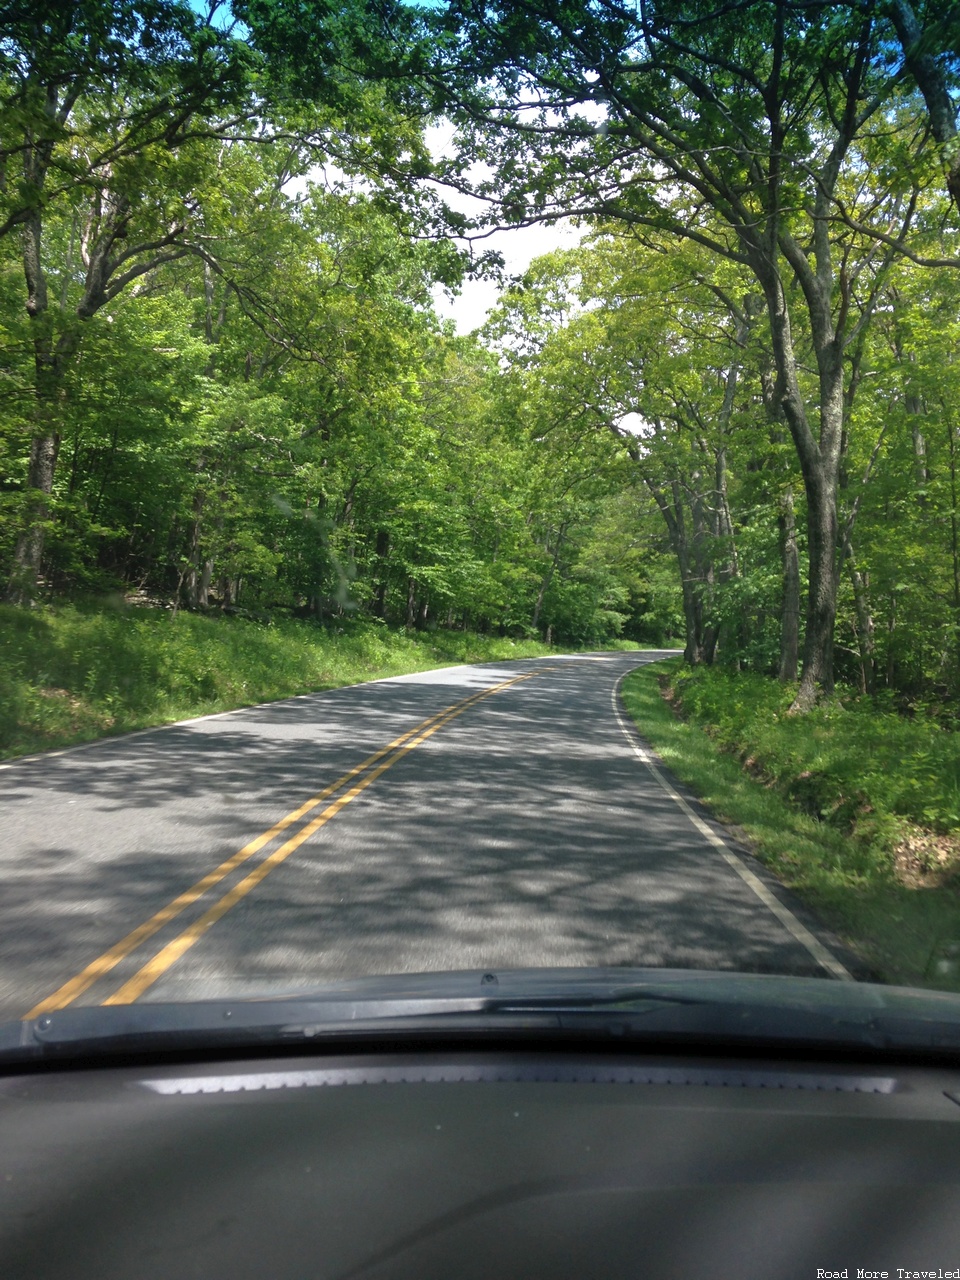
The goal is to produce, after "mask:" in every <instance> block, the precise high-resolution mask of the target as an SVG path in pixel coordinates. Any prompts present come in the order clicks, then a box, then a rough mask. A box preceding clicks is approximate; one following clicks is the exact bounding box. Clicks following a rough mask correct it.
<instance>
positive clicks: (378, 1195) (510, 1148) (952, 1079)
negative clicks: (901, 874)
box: [0, 1049, 960, 1280]
mask: <svg viewBox="0 0 960 1280" xmlns="http://www.w3.org/2000/svg"><path fill="white" fill-rule="evenodd" d="M884 1275H886V1276H887V1277H891V1278H894V1280H906V1278H907V1277H912V1276H914V1275H917V1276H920V1275H923V1276H929V1277H932V1278H935V1280H948V1277H950V1276H958V1277H960V1071H958V1070H954V1069H951V1068H948V1067H943V1068H941V1067H935V1066H917V1065H906V1066H902V1067H901V1066H893V1067H892V1066H891V1065H890V1064H889V1063H887V1064H884V1065H883V1066H882V1067H881V1068H877V1069H874V1067H873V1066H871V1065H870V1064H867V1065H864V1063H863V1061H858V1062H852V1063H851V1062H827V1061H819V1060H818V1061H804V1060H796V1061H785V1060H767V1061H765V1060H762V1059H755V1058H746V1057H741V1058H729V1059H720V1058H693V1057H682V1056H670V1055H663V1054H656V1055H647V1056H644V1055H643V1054H631V1053H617V1054H610V1053H598V1054H590V1053H583V1052H544V1053H536V1052H507V1051H491V1052H478V1051H476V1050H473V1049H471V1050H469V1051H464V1052H454V1051H451V1052H448V1053H443V1052H438V1051H436V1050H432V1051H430V1052H429V1053H415V1052H414V1053H412V1052H405V1053H390V1052H377V1053H361V1054H355V1055H353V1056H350V1055H346V1054H341V1055H337V1056H330V1055H328V1054H317V1055H315V1056H295V1057H278V1058H273V1059H271V1058H257V1059H232V1058H227V1057H224V1058H223V1060H220V1061H213V1060H203V1061H199V1062H198V1061H178V1062H174V1063H170V1062H169V1061H166V1062H162V1063H161V1062H154V1063H151V1062H150V1061H146V1060H145V1061H141V1062H139V1063H125V1064H119V1065H113V1066H108V1067H98V1068H96V1069H91V1068H85V1069H69V1068H59V1067H53V1068H51V1067H49V1066H45V1067H44V1068H42V1069H35V1070H31V1071H25V1070H19V1071H17V1070H12V1071H10V1072H9V1073H8V1074H6V1075H4V1076H2V1077H0V1276H2V1277H3V1280H88V1278H89V1280H94V1278H96V1280H104V1278H105V1277H123V1278H124V1280H126V1278H128V1277H129V1278H130V1280H181V1278H183V1280H187V1278H189V1277H204V1278H205V1280H206V1278H209V1280H221V1278H222V1280H246V1278H248V1277H249V1278H251V1280H252V1278H254V1277H256V1278H257V1280H293V1278H294V1277H296V1278H297V1280H308V1278H309V1280H321V1278H326V1277H330V1278H333V1277H337V1278H339V1280H347V1278H348V1277H351V1278H352V1277H357V1278H359V1277H364V1278H369V1280H374V1278H377V1280H380V1278H384V1280H385V1278H386V1277H398V1278H399V1277H404V1278H406V1277H409V1278H410V1280H413V1278H414V1277H415V1278H416V1280H453V1278H454V1277H458V1278H463V1280H473V1278H476V1280H491V1278H493V1277H504V1276H518V1277H520V1276H522V1277H531V1278H538V1277H542V1278H543V1280H548V1278H549V1280H558V1278H562V1277H581V1278H584V1280H607V1278H610V1280H613V1278H614V1277H616V1278H618V1280H619V1278H621V1277H627V1276H637V1277H649V1278H650V1280H681V1278H687V1277H689V1278H690V1280H694V1278H696V1280H701V1278H702V1280H713V1278H715V1280H825V1278H826V1277H834V1276H836V1277H846V1278H853V1277H868V1276H869V1277H873V1276H876V1277H881V1276H884Z"/></svg>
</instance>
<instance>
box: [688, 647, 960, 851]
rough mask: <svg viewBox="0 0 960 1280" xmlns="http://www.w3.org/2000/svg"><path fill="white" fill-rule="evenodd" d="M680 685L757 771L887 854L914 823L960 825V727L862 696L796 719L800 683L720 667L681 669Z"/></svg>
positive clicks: (711, 729) (691, 704) (717, 733)
mask: <svg viewBox="0 0 960 1280" xmlns="http://www.w3.org/2000/svg"><path fill="white" fill-rule="evenodd" d="M673 691H674V697H675V699H676V702H677V705H678V708H679V709H680V710H681V711H682V712H683V713H684V714H686V715H691V716H692V717H693V718H694V719H695V720H696V721H697V723H698V724H700V725H701V726H703V727H704V728H706V729H707V732H708V733H710V734H711V736H712V737H714V738H715V740H716V741H717V742H718V743H719V744H720V745H721V746H722V747H724V748H725V749H727V750H730V751H733V752H735V753H737V754H738V755H739V756H740V758H741V760H742V761H743V762H744V764H745V765H746V766H747V768H749V769H750V770H751V771H753V772H754V773H756V774H757V775H758V776H759V777H761V778H762V779H763V780H765V781H767V782H769V783H772V784H773V785H774V786H776V787H778V788H779V789H780V790H781V791H782V792H783V793H784V794H785V795H787V796H788V797H789V798H790V799H791V800H792V801H793V802H794V803H795V804H796V805H798V806H799V807H800V808H801V809H803V810H804V811H805V812H807V813H809V814H810V815H811V816H812V817H814V818H817V819H818V820H820V821H822V822H825V823H828V824H829V825H831V826H833V827H835V828H836V829H837V830H839V831H841V832H843V833H844V835H846V836H848V837H849V838H851V839H852V840H854V841H855V842H856V843H857V844H858V845H860V846H863V847H864V848H871V849H873V850H874V851H875V853H876V855H877V856H878V857H880V858H883V857H884V856H886V857H887V859H888V861H889V858H890V857H891V856H892V855H893V853H894V851H895V849H896V848H897V846H898V844H899V843H900V842H901V841H902V839H903V838H904V837H905V836H907V835H909V834H910V833H911V831H912V829H913V828H918V829H924V830H927V831H929V832H930V833H932V834H935V835H942V836H949V835H951V833H953V832H955V831H956V830H957V828H960V733H956V732H951V731H949V730H946V729H944V728H942V727H941V726H940V725H939V724H938V723H937V722H936V721H935V720H932V719H923V718H913V719H908V718H907V717H905V716H903V715H901V714H899V713H898V712H897V711H895V710H892V709H890V708H888V707H884V706H883V705H882V704H878V703H877V702H875V701H872V700H870V699H867V698H854V697H850V698H842V697H836V698H833V699H831V700H830V701H829V702H826V703H824V704H823V705H822V706H819V707H816V708H815V709H814V710H813V711H811V712H809V713H808V714H806V715H800V716H791V715H788V714H787V709H788V707H789V706H790V703H791V702H792V700H793V696H794V694H795V692H796V690H795V689H794V688H793V687H784V686H783V685H781V684H779V683H778V682H777V681H775V680H770V679H768V678H766V677H764V676H757V675H741V674H734V673H732V672H729V671H723V670H720V669H717V668H698V669H696V670H689V669H688V670H685V671H682V672H679V673H678V674H677V675H676V676H675V677H674V679H673Z"/></svg>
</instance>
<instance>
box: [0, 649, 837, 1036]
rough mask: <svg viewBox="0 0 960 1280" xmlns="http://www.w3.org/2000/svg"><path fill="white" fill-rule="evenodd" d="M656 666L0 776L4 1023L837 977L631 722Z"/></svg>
mask: <svg viewBox="0 0 960 1280" xmlns="http://www.w3.org/2000/svg"><path fill="white" fill-rule="evenodd" d="M657 656H658V655H657V654H655V653H643V654H637V653H632V654H605V655H595V656H583V655H577V656H575V657H571V658H566V659H564V658H550V659H538V660H530V661H518V662H512V663H505V664H487V665H483V666H464V667H452V668H447V669H445V670H443V671H437V672H430V673H425V674H421V675H414V676H404V677H401V678H398V679H392V680H383V681H377V682H374V683H371V684H366V685H360V686H356V687H354V688H350V689H340V690H335V691H331V692H327V693H320V694H312V695H308V696H306V697H301V698H295V699H292V700H290V701H287V702H280V703H270V704H267V705H264V706H260V707H253V708H247V709H244V710H242V711H237V712H232V713H230V714H227V715H220V716H212V717H208V718H205V719H201V720H196V721H191V722H187V723H183V724H179V725H173V726H170V727H168V728H165V729H158V730H151V731H149V732H146V733H141V734H135V735H131V736H129V737H125V738H120V739H115V740H113V741H108V742H103V743H99V744H97V745H95V746H93V747H89V748H85V749H75V750H71V751H66V752H61V753H57V754H51V755H46V756H42V757H34V758H32V759H30V760H25V761H22V762H19V763H15V764H12V765H10V766H6V767H4V768H2V769H0V803H2V815H3V816H2V830H3V840H2V843H0V1018H3V1017H21V1016H23V1015H24V1014H26V1013H27V1012H28V1011H36V1010H42V1009H50V1008H54V1007H62V1006H63V1005H65V1004H67V1003H70V1002H73V1001H77V1002H80V1003H94V1002H96V1003H99V1002H102V1001H111V1002H121V1003H122V1002H127V1001H130V1000H133V999H143V1000H164V999H184V998H193V997H202V996H218V995H226V994H230V995H234V994H246V993H250V994H253V993H262V992H265V991H270V990H277V989H278V986H279V987H280V988H282V989H283V990H296V989H301V988H303V987H304V986H307V985H309V983H310V981H311V980H315V979H330V978H337V977H353V976H357V975H361V974H369V973H398V972H419V971H428V970H444V969H466V968H484V969H489V968H498V967H499V968H505V967H519V966H528V965H530V966H546V965H600V964H605V965H627V964H629V965H666V966H671V967H680V968H685V967H691V968H718V967H720V968H732V969H743V970H751V971H755V972H786V973H798V974H811V975H820V976H826V970H825V967H824V963H825V962H824V956H825V955H827V953H826V952H823V951H822V950H820V951H818V946H819V944H818V943H817V941H816V940H815V939H814V938H813V937H812V936H811V935H810V934H809V933H806V930H805V928H804V926H803V925H802V924H800V923H799V921H798V920H797V919H796V913H797V908H796V905H795V904H793V903H790V902H789V900H788V899H787V897H786V896H785V895H784V894H783V892H782V891H780V890H774V892H773V895H772V896H771V887H770V882H769V880H768V879H766V878H765V877H764V876H763V875H762V873H760V872H759V869H758V868H757V866H756V864H755V863H753V867H752V870H749V869H748V864H750V863H751V861H752V860H751V859H749V857H748V856H747V855H740V856H739V857H738V856H737V855H736V853H735V852H732V851H731V849H730V847H729V841H728V838H727V837H724V833H722V832H721V831H720V829H719V828H718V827H716V826H714V825H712V824H710V825H705V824H704V822H703V820H702V818H700V819H699V825H697V823H695V822H694V821H691V817H690V814H689V813H685V812H684V811H683V809H682V808H680V807H678V804H677V800H676V797H671V795H670V794H668V792H667V790H665V789H664V786H663V785H662V783H661V781H660V780H658V778H657V777H656V776H655V774H654V773H653V772H651V770H650V769H649V767H647V765H645V764H644V762H643V759H642V758H641V756H642V754H643V749H642V746H641V747H640V750H639V752H638V749H637V747H638V742H637V740H636V738H635V735H632V734H631V731H629V730H627V729H626V727H625V725H624V724H623V723H622V718H620V717H618V714H617V706H616V701H615V697H616V695H615V689H616V684H617V681H618V680H619V678H620V677H621V676H622V675H624V674H625V673H626V672H627V671H629V670H630V669H631V668H632V667H633V666H635V665H636V664H637V663H640V662H647V661H651V660H653V659H654V658H655V657H657ZM398 740H399V741H398ZM391 743H393V744H394V745H393V747H392V749H391V750H389V751H387V752H384V748H386V747H387V746H388V745H389V744H391ZM345 775H346V776H345ZM667 781H668V785H670V784H669V780H667ZM717 833H719V834H720V836H721V837H724V839H725V840H726V841H727V843H726V844H724V843H723V841H722V840H718V838H717ZM711 841H712V843H711ZM744 873H746V874H744ZM806 925H807V926H809V925H810V921H809V920H807V921H806ZM805 935H806V936H805ZM818 956H819V959H818ZM826 963H827V964H829V963H830V961H829V956H828V957H827V961H826Z"/></svg>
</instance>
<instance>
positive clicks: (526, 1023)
mask: <svg viewBox="0 0 960 1280" xmlns="http://www.w3.org/2000/svg"><path fill="white" fill-rule="evenodd" d="M549 1038H552V1039H555V1040H564V1041H571V1042H577V1043H579V1044H580V1045H581V1046H587V1045H589V1044H591V1043H592V1044H594V1045H601V1044H604V1043H606V1044H610V1043H611V1041H613V1040H617V1041H619V1042H620V1043H622V1044H627V1043H629V1044H630V1045H631V1046H634V1047H637V1048H641V1049H642V1048H644V1047H646V1046H649V1047H651V1048H660V1047H663V1046H669V1045H676V1046H692V1047H695V1046H698V1045H702V1046H704V1047H709V1048H717V1047H720V1048H734V1047H736V1048H740V1047H745V1048H747V1049H751V1048H783V1049H785V1050H787V1051H790V1052H793V1053H797V1052H804V1051H805V1050H807V1049H813V1050H815V1049H826V1050H829V1049H839V1050H842V1051H848V1050H851V1051H871V1052H893V1051H901V1050H903V1051H906V1052H920V1053H924V1052H927V1053H929V1052H930V1051H935V1052H939V1053H947V1054H952V1055H954V1056H955V1055H956V1054H957V1053H958V1052H960V998H958V997H956V996H952V995H950V994H949V993H943V992H922V991H910V990H906V989H899V988H884V987H876V986H871V985H870V984H852V983H838V982H830V981H827V980H825V979H802V978H788V977H782V978H781V977H777V976H772V975H750V974H722V973H716V972H714V973H703V974H699V973H696V972H683V971H670V970H660V971H656V970H609V969H608V970H522V971H515V972H512V973H511V972H501V973H500V974H499V975H495V974H489V973H488V974H483V975H480V974H479V973H453V974H414V975H395V976H393V977H386V978H376V979H373V978H367V979H356V980H350V981H344V982H340V983H335V984H329V985H327V986H325V987H322V988H318V989H316V990H315V991H311V992H309V993H303V994H295V995H285V996H282V997H280V998H275V997H269V998H264V999H241V1000H230V1001H227V1000H209V1001H196V1002H187V1003H170V1004H160V1003H157V1004H149V1003H148V1004H137V1005H123V1006H111V1007H107V1008H104V1007H99V1006H90V1007H83V1006H80V1007H78V1006H72V1007H70V1008H68V1009H63V1010H59V1011H56V1012H54V1013H52V1014H48V1015H45V1016H44V1017H41V1018H39V1019H36V1020H35V1021H33V1022H24V1023H10V1024H7V1025H6V1026H0V1064H2V1063H6V1064H9V1063H14V1062H23V1061H25V1060H28V1059H30V1058H34V1059H37V1058H39V1059H45V1060H52V1059H55V1060H58V1061H68V1060H71V1059H72V1060H75V1061H79V1060H81V1059H86V1060H88V1061H92V1060H95V1059H97V1058H99V1057H105V1056H110V1055H114V1054H123V1053H127V1054H135V1053H157V1054H166V1053H176V1052H178V1051H182V1052H187V1051H189V1052H192V1051H194V1050H197V1051H210V1052H217V1051H218V1050H222V1049H231V1048H238V1049H249V1050H250V1051H251V1052H269V1050H271V1049H275V1048H276V1049H287V1048H291V1049H293V1050H294V1051H301V1052H302V1051H303V1050H305V1049H311V1048H316V1049H317V1050H318V1051H323V1049H324V1048H325V1047H326V1046H330V1045H333V1044H338V1045H340V1044H343V1043H345V1042H346V1041H347V1040H351V1041H353V1042H356V1043H361V1042H362V1043H367V1044H374V1043H375V1042H376V1041H377V1040H378V1039H379V1040H380V1041H381V1042H384V1043H385V1042H386V1041H387V1040H389V1041H390V1042H391V1043H393V1044H399V1043H400V1042H401V1041H405V1042H407V1043H411V1042H412V1041H413V1040H416V1041H418V1042H419V1043H423V1044H436V1045H438V1046H442V1045H443V1044H444V1043H446V1044H450V1043H453V1042H454V1041H455V1040H456V1041H459V1042H467V1041H471V1042H477V1041H486V1042H488V1043H491V1042H493V1041H496V1042H497V1043H499V1044H518V1045H519V1044H521V1043H522V1044H524V1045H526V1046H530V1045H535V1044H536V1043H537V1042H538V1041H539V1042H540V1043H543V1042H545V1041H546V1040H547V1039H549Z"/></svg>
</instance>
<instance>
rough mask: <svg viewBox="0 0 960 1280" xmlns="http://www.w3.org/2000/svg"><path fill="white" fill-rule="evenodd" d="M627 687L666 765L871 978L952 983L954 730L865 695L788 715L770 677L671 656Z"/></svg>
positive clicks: (957, 905)
mask: <svg viewBox="0 0 960 1280" xmlns="http://www.w3.org/2000/svg"><path fill="white" fill-rule="evenodd" d="M665 687H666V689H667V690H668V691H669V692H670V693H671V694H672V695H673V697H674V698H675V699H677V700H678V701H679V703H680V706H681V708H682V713H683V718H681V717H680V716H679V715H678V714H677V713H676V712H675V710H674V709H673V707H672V706H671V704H670V702H668V701H667V699H666V698H665V697H664V688H665ZM622 690H623V701H624V704H625V706H626V708H627V710H628V712H629V713H630V715H631V716H632V718H633V719H634V721H635V722H636V724H637V727H638V729H639V730H640V732H641V734H642V735H643V736H644V737H645V738H646V739H647V740H648V741H649V742H650V744H651V745H652V746H653V747H654V748H655V750H656V751H657V753H658V754H659V755H660V757H661V759H662V760H663V761H664V763H665V764H666V765H667V766H668V767H669V768H670V769H671V770H672V772H673V773H674V774H675V775H676V776H677V777H678V778H680V779H681V780H682V781H683V782H684V783H686V784H687V785H688V786H689V787H690V789H691V790H692V791H694V792H695V793H696V794H697V795H698V796H699V797H700V798H701V799H702V800H703V801H704V803H705V804H707V805H708V806H709V807H710V809H711V810H712V811H713V812H714V813H716V814H717V816H718V817H719V818H721V819H723V820H725V821H726V822H728V823H731V824H733V826H734V828H735V830H736V831H737V833H738V834H739V835H740V836H741V837H742V838H743V839H744V842H745V843H746V844H747V846H748V847H749V848H751V849H752V850H753V852H754V853H755V854H756V856H757V857H758V858H759V859H760V860H761V862H763V863H764V864H765V865H766V866H767V867H769V868H770V869H771V871H773V872H774V874H775V875H776V876H777V877H778V879H779V880H780V881H781V882H782V883H784V884H785V885H787V886H789V887H790V888H791V889H792V890H793V891H794V892H795V893H796V894H797V895H798V897H800V898H801V900H803V901H804V902H806V903H807V904H808V905H809V906H810V907H811V908H812V909H813V910H814V911H815V912H816V913H817V914H818V916H819V917H820V918H821V919H822V920H823V921H824V923H825V924H826V925H827V926H828V927H830V928H831V929H832V930H833V931H834V932H835V933H836V934H837V935H838V936H839V937H840V938H842V939H843V940H844V941H845V942H846V943H847V944H848V945H849V946H850V947H851V949H852V950H853V951H854V952H856V953H857V954H858V955H859V956H860V957H861V958H862V960H863V961H864V963H865V964H866V966H867V967H868V969H869V970H870V972H871V973H872V974H873V975H875V977H876V978H877V980H879V981H883V982H891V983H900V984H905V985H909V986H930V987H937V988H940V989H947V990H955V991H956V990H960V946H958V944H960V875H958V874H957V870H958V864H957V860H956V853H957V850H958V847H960V845H958V842H957V832H956V830H955V828H956V827H957V826H960V823H958V822H957V821H956V820H955V812H956V811H955V808H954V804H955V800H954V796H955V778H956V773H955V769H956V765H957V761H958V758H960V735H956V734H953V733H950V732H947V731H945V730H943V729H942V728H939V727H938V726H937V725H935V724H933V723H929V722H916V721H909V720H904V718H903V717H901V716H899V715H897V714H896V713H894V712H892V711H886V710H883V709H879V708H877V707H876V706H872V705H868V704H867V703H865V702H860V701H857V702H850V703H848V704H846V705H844V704H842V703H841V702H839V701H837V702H836V703H835V704H831V705H829V706H826V707H824V708H822V709H818V710H817V711H815V712H813V713H812V714H811V715H810V716H807V717H788V716H785V715H784V714H783V713H784V712H785V710H786V707H787V706H788V705H789V702H790V699H791V696H792V694H791V691H790V690H789V689H787V690H784V689H783V688H781V687H780V686H779V685H778V684H776V682H774V681H771V680H766V679H764V678H763V677H757V676H742V675H740V676H738V675H733V674H730V673H724V672H720V671H717V670H711V671H707V672H703V673H701V671H700V670H698V671H697V672H695V673H691V672H689V671H688V670H685V669H684V668H683V667H682V666H681V665H680V664H679V663H678V661H677V660H670V661H666V662H660V663H655V664H652V665H649V666H645V667H641V668H639V669H638V670H637V671H635V672H634V673H632V674H631V675H630V676H628V677H627V679H626V680H625V681H624V683H623V686H622ZM944 851H946V853H944Z"/></svg>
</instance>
